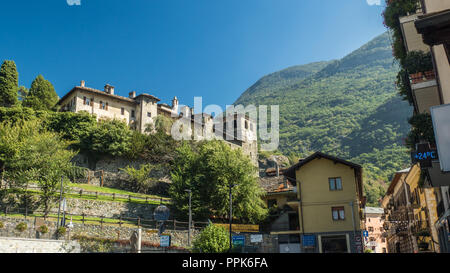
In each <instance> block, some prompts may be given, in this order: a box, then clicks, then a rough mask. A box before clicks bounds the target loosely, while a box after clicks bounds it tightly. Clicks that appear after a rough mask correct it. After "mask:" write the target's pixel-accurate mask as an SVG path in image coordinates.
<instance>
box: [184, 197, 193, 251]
mask: <svg viewBox="0 0 450 273" xmlns="http://www.w3.org/2000/svg"><path fill="white" fill-rule="evenodd" d="M184 191H185V192H188V193H189V230H188V246H191V223H192V209H191V197H192V191H191V190H184Z"/></svg>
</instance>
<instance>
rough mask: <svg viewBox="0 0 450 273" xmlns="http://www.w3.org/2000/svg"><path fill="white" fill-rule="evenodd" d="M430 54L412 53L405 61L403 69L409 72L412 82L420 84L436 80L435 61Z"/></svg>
mask: <svg viewBox="0 0 450 273" xmlns="http://www.w3.org/2000/svg"><path fill="white" fill-rule="evenodd" d="M431 58H432V57H431V53H430V52H423V51H411V52H409V53H408V54H407V55H406V57H405V59H404V60H403V67H404V68H405V69H406V70H407V71H408V73H409V76H410V78H411V82H412V83H413V84H414V83H418V82H421V81H423V80H424V76H425V78H426V79H432V78H434V71H433V61H432V59H431Z"/></svg>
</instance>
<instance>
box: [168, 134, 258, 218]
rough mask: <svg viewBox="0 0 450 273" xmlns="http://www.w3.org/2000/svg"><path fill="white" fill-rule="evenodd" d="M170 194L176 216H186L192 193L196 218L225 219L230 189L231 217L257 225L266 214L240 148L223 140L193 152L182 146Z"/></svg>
mask: <svg viewBox="0 0 450 273" xmlns="http://www.w3.org/2000/svg"><path fill="white" fill-rule="evenodd" d="M172 170H173V171H172V172H171V175H172V184H171V187H170V189H169V193H170V195H171V197H172V201H173V204H174V208H175V210H176V211H177V213H178V215H179V217H184V216H186V215H188V209H189V208H188V195H187V194H186V192H185V190H187V189H191V190H192V212H193V216H194V218H196V219H205V218H209V217H211V216H213V215H214V216H218V217H221V218H227V217H228V211H229V205H230V204H229V186H230V185H236V186H235V188H234V189H233V191H232V192H233V217H236V218H238V219H239V220H240V221H241V222H253V223H257V222H259V221H261V220H262V219H264V218H265V217H266V215H267V209H266V208H265V204H264V202H263V201H262V199H261V197H262V195H263V194H264V191H263V190H262V188H261V187H260V186H259V184H258V182H257V177H256V168H255V167H254V166H253V165H252V163H251V161H250V159H249V158H248V157H247V156H245V155H244V154H242V151H241V150H240V149H236V150H233V149H231V148H230V147H229V146H228V145H227V144H225V143H224V142H223V141H205V142H201V143H199V144H198V146H197V147H196V150H194V149H193V147H192V146H190V145H188V144H186V143H184V144H183V145H182V146H181V147H180V148H178V149H177V151H176V157H175V159H174V163H173V166H172Z"/></svg>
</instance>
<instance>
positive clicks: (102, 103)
mask: <svg viewBox="0 0 450 273" xmlns="http://www.w3.org/2000/svg"><path fill="white" fill-rule="evenodd" d="M99 106H100V107H99V108H100V109H103V110H105V109H106V104H105V103H104V102H103V101H100V104H99Z"/></svg>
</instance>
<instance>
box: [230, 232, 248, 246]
mask: <svg viewBox="0 0 450 273" xmlns="http://www.w3.org/2000/svg"><path fill="white" fill-rule="evenodd" d="M232 243H233V246H241V247H243V246H244V245H245V236H244V235H233V238H232Z"/></svg>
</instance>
